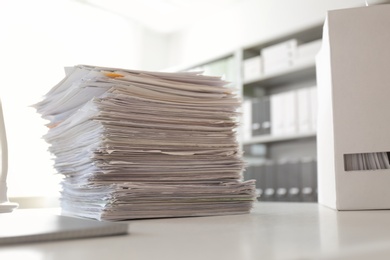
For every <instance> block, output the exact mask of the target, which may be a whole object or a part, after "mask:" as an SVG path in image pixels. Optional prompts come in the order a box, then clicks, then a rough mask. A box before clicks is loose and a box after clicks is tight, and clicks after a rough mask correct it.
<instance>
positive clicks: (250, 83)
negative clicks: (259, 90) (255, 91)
mask: <svg viewBox="0 0 390 260" xmlns="http://www.w3.org/2000/svg"><path fill="white" fill-rule="evenodd" d="M315 69H316V67H315V62H314V61H311V62H307V63H302V64H297V65H295V66H292V67H291V68H289V69H286V70H283V71H280V72H278V73H274V74H272V75H268V76H261V77H258V78H254V79H251V80H247V81H244V87H255V86H261V87H271V86H275V85H280V84H283V83H289V82H292V81H295V80H297V79H302V78H305V77H309V76H312V77H314V76H315Z"/></svg>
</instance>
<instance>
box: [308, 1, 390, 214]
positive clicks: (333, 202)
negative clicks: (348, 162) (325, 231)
mask: <svg viewBox="0 0 390 260" xmlns="http://www.w3.org/2000/svg"><path fill="white" fill-rule="evenodd" d="M389 24H390V5H375V6H369V7H361V8H352V9H343V10H335V11H329V12H328V14H327V18H326V21H325V24H324V30H323V44H322V47H321V50H320V52H319V54H318V55H317V57H316V64H317V81H318V88H317V91H318V97H319V98H318V129H317V150H318V154H317V156H318V193H319V194H318V196H319V198H318V200H319V203H320V204H323V205H326V206H328V207H331V208H334V209H337V210H366V209H390V188H389V183H390V169H383V170H356V171H347V170H346V168H345V166H344V156H345V155H346V154H355V153H375V152H389V151H390V134H389V133H390V123H389V120H388V116H387V115H388V111H389V110H390V98H389V97H390V87H389V82H390V73H389V68H390V51H389V44H390V29H389V26H387V25H389Z"/></svg>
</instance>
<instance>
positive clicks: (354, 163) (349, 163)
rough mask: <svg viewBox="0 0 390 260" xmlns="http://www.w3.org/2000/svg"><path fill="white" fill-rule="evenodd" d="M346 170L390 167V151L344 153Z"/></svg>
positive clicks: (369, 169)
mask: <svg viewBox="0 0 390 260" xmlns="http://www.w3.org/2000/svg"><path fill="white" fill-rule="evenodd" d="M344 169H345V171H372V170H383V169H390V152H374V153H354V154H344Z"/></svg>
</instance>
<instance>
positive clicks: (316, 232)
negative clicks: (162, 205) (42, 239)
mask: <svg viewBox="0 0 390 260" xmlns="http://www.w3.org/2000/svg"><path fill="white" fill-rule="evenodd" d="M128 223H129V231H130V233H129V235H126V236H115V237H105V238H92V239H79V240H70V241H56V242H47V243H35V244H25V245H14V246H6V247H0V259H2V260H3V259H4V260H8V259H29V260H35V259H45V260H49V259H56V260H62V259H64V260H75V259H94V260H98V259H132V260H139V259H142V260H146V259H147V260H154V259H156V260H165V259H167V260H168V259H169V260H176V259H177V260H192V259H196V260H199V259H202V260H203V259H218V260H219V259H221V260H222V259H224V260H230V259H231V260H245V259H372V260H374V259H375V260H376V259H390V210H389V211H387V210H386V211H385V210H380V211H353V212H352V211H348V212H337V211H334V210H331V209H328V208H326V207H323V206H319V205H317V204H313V203H264V202H263V203H257V204H256V205H255V208H254V210H253V212H252V213H251V214H247V215H233V216H219V217H197V218H176V219H174V218H172V219H155V220H136V221H129V222H128ZM381 257H382V258H381Z"/></svg>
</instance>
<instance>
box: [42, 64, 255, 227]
mask: <svg viewBox="0 0 390 260" xmlns="http://www.w3.org/2000/svg"><path fill="white" fill-rule="evenodd" d="M226 84H227V82H225V81H222V80H221V79H220V78H219V77H214V76H204V75H201V74H200V73H199V72H178V73H165V72H147V71H134V70H123V69H117V68H105V67H94V66H86V65H79V66H75V67H73V68H68V69H67V75H66V77H65V78H64V79H63V80H62V81H61V82H60V83H58V84H57V85H56V86H54V87H53V88H52V89H51V90H50V91H49V92H48V93H47V94H46V95H45V97H44V98H43V100H42V101H41V102H39V103H37V104H36V105H35V108H36V109H37V111H38V113H40V114H41V115H42V117H43V118H44V119H47V120H48V121H49V123H48V124H47V126H48V127H49V130H48V133H47V134H46V135H45V136H44V139H45V140H46V141H47V142H48V143H49V144H50V148H49V150H50V152H51V153H52V154H53V155H54V166H55V168H56V170H57V171H58V173H59V174H62V175H63V176H64V178H63V181H62V187H63V189H62V195H61V206H62V210H63V212H64V213H66V214H71V215H76V216H81V217H87V218H94V219H98V220H112V221H117V220H126V219H137V218H158V217H182V216H211V215H225V214H243V213H248V212H249V211H250V210H251V208H252V204H253V201H255V200H256V193H255V181H254V180H248V181H242V178H241V173H242V171H243V168H244V163H243V159H242V154H241V153H240V151H239V146H238V143H237V137H236V135H237V133H236V127H237V124H238V123H237V122H238V120H237V117H238V112H237V111H238V108H239V106H240V101H239V99H238V98H237V96H236V95H235V92H234V90H233V89H231V88H228V87H225V85H226Z"/></svg>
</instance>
